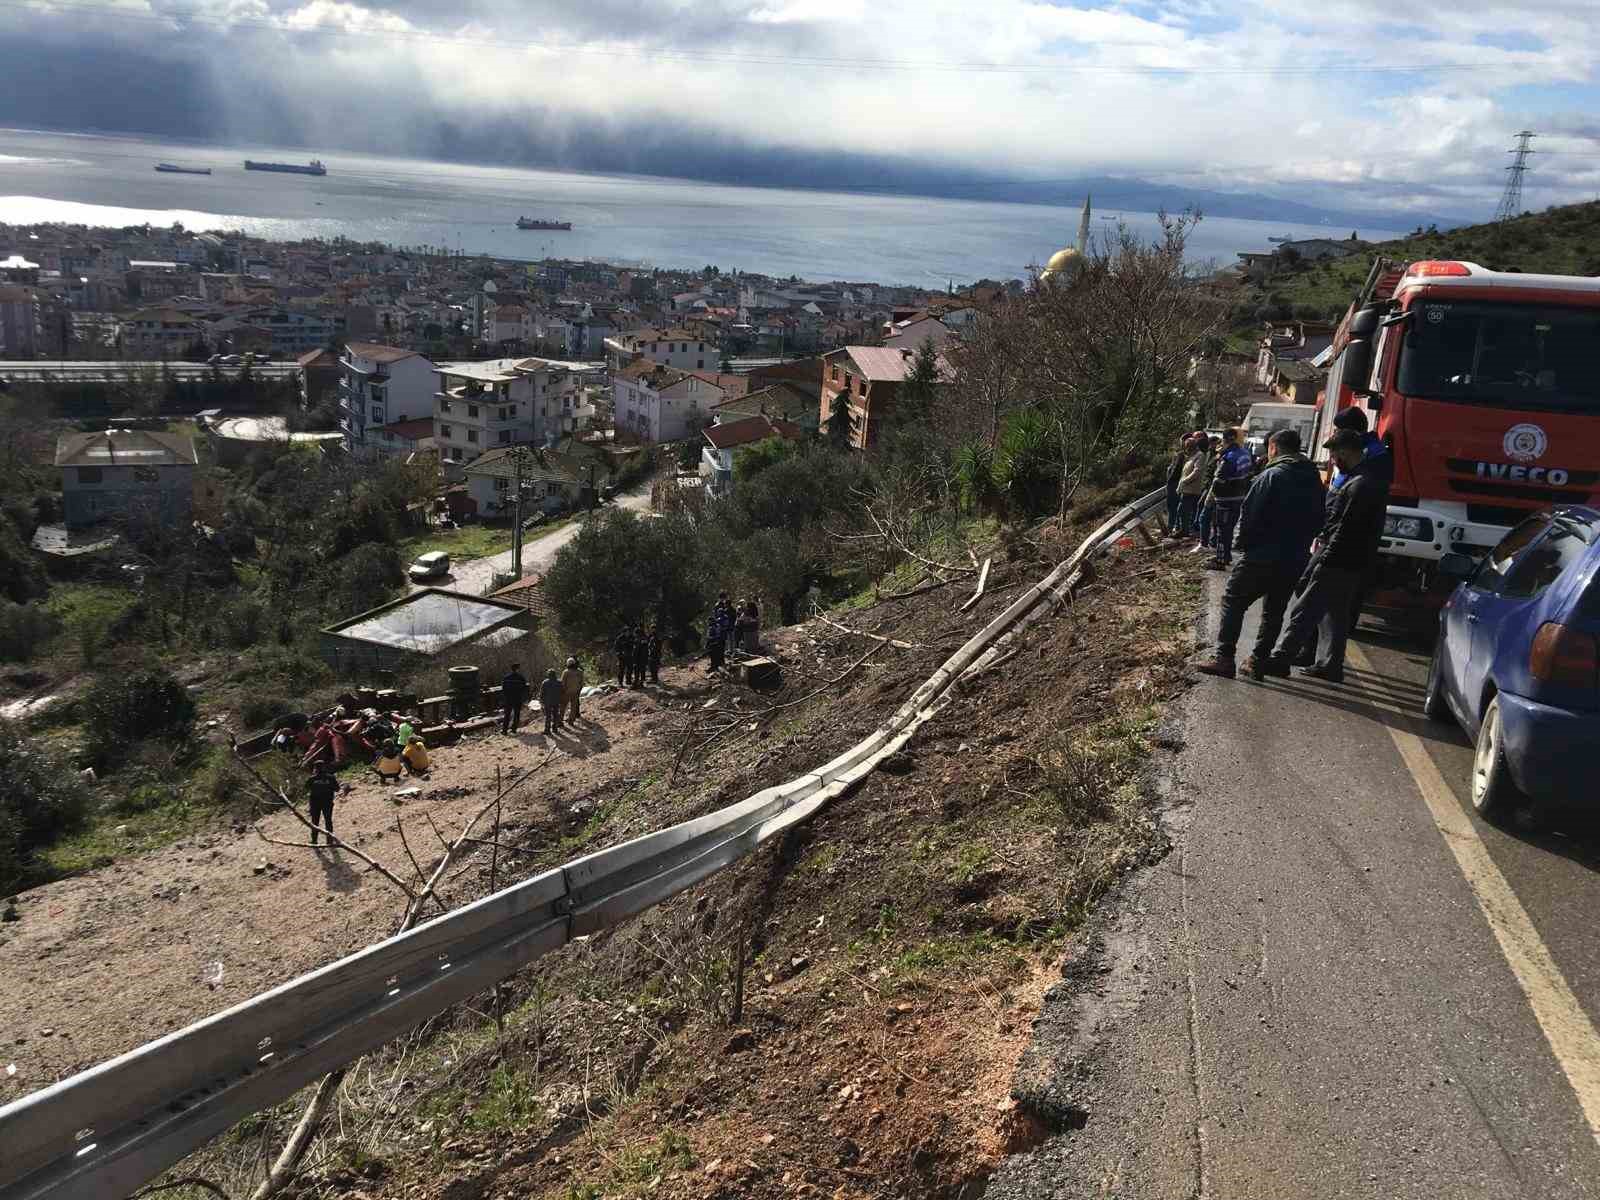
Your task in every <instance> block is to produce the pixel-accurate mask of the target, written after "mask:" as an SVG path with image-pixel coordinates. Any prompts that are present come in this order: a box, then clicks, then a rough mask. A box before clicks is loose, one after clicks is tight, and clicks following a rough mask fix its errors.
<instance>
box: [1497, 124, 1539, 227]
mask: <svg viewBox="0 0 1600 1200" xmlns="http://www.w3.org/2000/svg"><path fill="white" fill-rule="evenodd" d="M1538 136H1539V135H1538V134H1536V133H1534V132H1533V131H1532V130H1528V129H1524V130H1522V132H1520V133H1518V134H1517V145H1516V148H1515V149H1512V150H1507V151H1506V153H1507V154H1515V155H1516V158H1514V159H1512V160H1511V165H1510V166H1509V167H1507V168H1506V170H1507V171H1509V172H1510V175H1509V176H1508V177H1507V178H1506V190H1505V195H1503V196H1501V197H1500V207H1499V208H1497V209H1495V210H1494V219H1495V220H1496V221H1509V220H1511V218H1512V217H1515V216H1519V215H1521V213H1522V177H1523V175H1525V174H1527V171H1528V155H1530V154H1537V153H1538V151H1537V150H1532V149H1529V147H1528V143H1529V142H1531V141H1532V140H1533V139H1534V138H1536V137H1538Z"/></svg>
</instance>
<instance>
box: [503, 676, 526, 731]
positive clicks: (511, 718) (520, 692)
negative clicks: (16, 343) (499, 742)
mask: <svg viewBox="0 0 1600 1200" xmlns="http://www.w3.org/2000/svg"><path fill="white" fill-rule="evenodd" d="M527 700H528V677H527V676H526V675H524V674H523V673H522V664H521V663H512V664H511V670H509V671H507V672H506V677H505V678H504V679H502V680H501V681H500V705H501V707H502V708H504V709H505V715H504V716H502V717H501V718H500V732H501V733H515V732H516V731H517V726H518V725H520V724H521V723H522V706H523V705H524V704H525V703H527Z"/></svg>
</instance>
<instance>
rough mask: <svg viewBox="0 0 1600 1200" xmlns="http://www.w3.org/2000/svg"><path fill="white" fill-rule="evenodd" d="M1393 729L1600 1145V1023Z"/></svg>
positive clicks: (1441, 788) (1430, 771)
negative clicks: (1599, 1024) (1596, 1024)
mask: <svg viewBox="0 0 1600 1200" xmlns="http://www.w3.org/2000/svg"><path fill="white" fill-rule="evenodd" d="M1346 653H1347V655H1348V657H1349V658H1350V659H1351V660H1352V661H1353V662H1355V663H1356V664H1357V665H1359V666H1360V667H1361V668H1362V669H1364V670H1367V671H1372V672H1373V673H1374V674H1376V673H1377V672H1376V671H1375V670H1374V668H1373V665H1372V661H1371V660H1370V659H1369V658H1368V657H1367V656H1366V655H1365V654H1364V653H1363V652H1362V650H1361V648H1360V647H1359V646H1357V645H1356V644H1355V643H1353V642H1352V643H1351V644H1350V646H1349V648H1348V650H1347V652H1346ZM1381 707H1383V708H1385V709H1388V710H1389V711H1391V712H1396V713H1398V715H1399V716H1400V717H1401V719H1402V721H1403V722H1404V723H1406V724H1411V723H1413V722H1414V721H1415V718H1414V717H1412V716H1411V715H1410V714H1408V713H1404V712H1399V710H1397V709H1395V708H1394V707H1393V706H1391V705H1388V704H1383V705H1381ZM1387 727H1388V730H1389V736H1390V737H1391V738H1393V739H1394V744H1395V749H1397V750H1399V751H1400V757H1401V758H1402V759H1403V760H1404V761H1405V764H1406V769H1407V770H1409V771H1410V772H1411V778H1412V779H1413V780H1415V781H1416V785H1417V790H1418V791H1420V792H1421V793H1422V798H1423V800H1424V801H1426V802H1427V805H1428V811H1429V813H1431V814H1432V816H1433V823H1434V824H1435V825H1436V826H1438V828H1439V832H1440V834H1442V835H1443V837H1444V842H1445V845H1447V846H1449V847H1450V853H1452V854H1454V855H1455V858H1456V865H1457V866H1458V867H1460V869H1461V874H1462V875H1463V876H1465V877H1466V881H1467V886H1469V887H1470V888H1471V889H1472V895H1473V897H1474V898H1475V899H1476V900H1477V902H1478V907H1479V909H1481V910H1482V912H1483V916H1484V919H1485V920H1486V921H1488V922H1489V928H1490V930H1491V931H1493V933H1494V937H1495V941H1497V942H1499V943H1500V953H1501V954H1503V955H1504V956H1505V960H1506V963H1507V964H1508V965H1509V966H1510V967H1511V973H1512V974H1513V975H1514V976H1516V980H1517V984H1518V985H1519V986H1520V987H1521V988H1522V991H1523V994H1524V995H1525V996H1527V998H1528V1003H1529V1005H1530V1006H1532V1008H1533V1015H1534V1019H1535V1020H1537V1021H1538V1022H1539V1028H1540V1029H1541V1030H1542V1031H1543V1032H1544V1036H1545V1040H1546V1041H1548V1042H1549V1043H1550V1049H1551V1051H1552V1052H1553V1053H1554V1054H1555V1056H1556V1062H1557V1063H1559V1064H1560V1066H1561V1070H1562V1072H1563V1073H1564V1074H1565V1075H1566V1077H1567V1082H1568V1083H1570V1084H1571V1085H1572V1090H1573V1091H1574V1092H1575V1093H1577V1096H1578V1103H1579V1105H1580V1106H1582V1108H1583V1115H1584V1117H1585V1118H1586V1119H1587V1120H1588V1122H1589V1132H1590V1133H1591V1134H1592V1135H1593V1136H1594V1139H1595V1141H1596V1142H1600V1032H1596V1030H1595V1027H1594V1022H1592V1021H1591V1020H1589V1014H1588V1013H1586V1012H1584V1011H1583V1005H1581V1004H1579V1003H1578V997H1577V996H1575V995H1574V994H1573V991H1572V988H1571V986H1570V985H1569V984H1568V983H1567V980H1566V977H1565V976H1563V975H1562V974H1561V968H1560V967H1558V966H1556V960H1555V958H1554V957H1553V956H1552V955H1551V953H1550V950H1549V948H1548V947H1547V946H1546V945H1545V944H1544V940H1543V939H1542V938H1541V937H1540V936H1539V931H1538V930H1537V929H1535V928H1534V924H1533V920H1532V918H1530V917H1529V916H1528V911H1527V909H1525V908H1523V907H1522V902H1521V901H1520V900H1518V899H1517V894H1516V892H1515V891H1513V890H1512V888H1511V884H1510V883H1508V882H1507V881H1506V877H1505V876H1504V875H1503V874H1501V872H1500V868H1499V867H1497V866H1495V863H1494V859H1493V858H1491V857H1490V856H1489V848H1488V847H1487V846H1485V845H1484V844H1483V839H1482V838H1481V837H1480V836H1479V835H1478V828H1477V826H1476V825H1475V824H1473V820H1472V818H1471V817H1470V816H1468V815H1467V813H1466V811H1465V810H1464V809H1463V808H1462V807H1461V803H1460V801H1459V800H1457V799H1456V797H1455V794H1454V793H1453V792H1452V791H1451V790H1450V785H1449V784H1447V783H1446V782H1445V780H1444V776H1443V775H1441V774H1440V773H1439V768H1438V767H1437V766H1436V765H1435V764H1434V761H1433V759H1432V757H1431V756H1430V755H1429V754H1428V751H1427V748H1426V747H1425V746H1423V744H1422V739H1421V738H1420V737H1419V736H1418V735H1417V734H1416V733H1414V732H1412V731H1411V730H1410V729H1408V728H1402V727H1401V725H1400V724H1397V723H1394V722H1389V723H1388V725H1387Z"/></svg>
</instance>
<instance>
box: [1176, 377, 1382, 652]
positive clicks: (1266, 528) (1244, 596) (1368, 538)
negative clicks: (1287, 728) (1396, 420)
mask: <svg viewBox="0 0 1600 1200" xmlns="http://www.w3.org/2000/svg"><path fill="white" fill-rule="evenodd" d="M1333 424H1334V433H1333V435H1332V436H1331V437H1330V438H1328V440H1327V441H1325V442H1324V443H1323V448H1324V449H1325V450H1327V451H1328V452H1329V454H1330V455H1331V456H1332V459H1333V465H1334V468H1335V470H1334V473H1333V475H1332V478H1331V479H1330V480H1329V483H1328V486H1327V487H1326V488H1324V487H1323V482H1322V473H1321V472H1320V471H1319V470H1318V469H1317V467H1316V466H1314V465H1313V464H1312V462H1311V460H1310V459H1309V458H1307V457H1306V455H1305V454H1304V453H1303V451H1302V447H1301V444H1300V435H1299V434H1298V433H1296V432H1295V431H1294V430H1292V429H1285V430H1280V431H1279V432H1278V433H1275V434H1273V436H1272V438H1271V439H1270V441H1269V443H1268V449H1269V457H1268V460H1267V463H1266V466H1265V467H1263V468H1262V469H1261V471H1260V473H1259V474H1257V475H1256V477H1255V478H1254V480H1253V481H1251V482H1250V483H1249V484H1248V488H1247V490H1246V491H1245V493H1244V496H1243V499H1242V502H1241V504H1240V510H1239V514H1238V532H1237V536H1236V537H1233V538H1232V539H1231V540H1232V542H1233V546H1232V548H1233V549H1237V551H1238V553H1239V561H1238V563H1237V564H1236V565H1234V566H1233V567H1232V570H1231V573H1230V574H1229V576H1228V583H1227V587H1226V588H1225V589H1224V591H1223V596H1222V617H1221V622H1220V627H1219V629H1218V631H1217V646H1216V653H1215V654H1214V655H1213V656H1212V657H1211V658H1210V659H1208V660H1206V661H1205V662H1202V663H1200V664H1199V670H1200V671H1202V672H1203V673H1205V674H1207V675H1219V676H1222V677H1224V678H1227V679H1232V678H1233V677H1234V676H1235V674H1236V673H1237V667H1236V665H1235V661H1234V656H1235V653H1236V647H1237V644H1238V640H1239V635H1240V632H1241V630H1242V629H1243V627H1244V617H1245V613H1246V611H1247V610H1248V609H1249V608H1250V606H1251V605H1253V604H1255V603H1256V602H1257V601H1260V602H1261V604H1262V609H1261V622H1260V628H1259V630H1258V632H1257V635H1256V641H1255V648H1254V652H1253V653H1252V654H1251V656H1250V658H1249V659H1248V660H1247V661H1246V663H1245V668H1246V670H1247V671H1248V673H1249V674H1250V675H1251V676H1253V677H1254V678H1256V679H1264V678H1266V677H1268V676H1276V677H1287V676H1288V675H1289V673H1290V668H1291V667H1296V666H1297V667H1301V668H1302V674H1304V675H1306V676H1308V677H1310V678H1315V679H1321V680H1323V681H1325V682H1328V683H1340V682H1342V681H1343V679H1344V656H1345V644H1346V642H1347V640H1348V638H1349V634H1350V630H1351V629H1353V628H1354V627H1355V624H1356V622H1357V620H1359V618H1360V615H1361V607H1362V604H1363V601H1364V599H1365V594H1366V590H1367V588H1368V587H1369V586H1370V584H1371V581H1372V573H1373V570H1374V568H1375V566H1376V563H1377V557H1378V547H1379V543H1380V542H1381V540H1382V538H1383V523H1384V517H1385V515H1386V513H1387V510H1388V504H1389V485H1390V484H1391V483H1392V482H1393V480H1394V459H1393V456H1392V455H1391V454H1390V452H1389V449H1388V447H1386V446H1385V445H1384V444H1383V442H1382V441H1381V440H1380V439H1379V438H1378V437H1377V436H1376V435H1375V434H1373V433H1372V432H1370V431H1369V430H1368V428H1367V418H1366V414H1365V413H1364V412H1363V411H1362V410H1361V409H1359V408H1346V409H1343V410H1341V411H1340V412H1339V414H1338V415H1337V416H1336V417H1335V418H1334V421H1333ZM1231 532H1232V531H1231V530H1230V533H1231ZM1291 604H1292V606H1291ZM1286 612H1287V621H1288V627H1287V628H1286V629H1285V628H1284V622H1285V613H1286ZM1280 632H1281V635H1282V636H1281V637H1280ZM1319 649H1320V654H1319V653H1318V651H1319Z"/></svg>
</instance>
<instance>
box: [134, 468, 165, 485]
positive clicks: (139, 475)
mask: <svg viewBox="0 0 1600 1200" xmlns="http://www.w3.org/2000/svg"><path fill="white" fill-rule="evenodd" d="M133 481H134V482H135V483H160V482H161V472H159V471H157V470H156V469H155V468H154V467H135V468H134V469H133Z"/></svg>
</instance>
